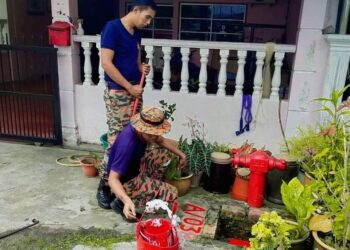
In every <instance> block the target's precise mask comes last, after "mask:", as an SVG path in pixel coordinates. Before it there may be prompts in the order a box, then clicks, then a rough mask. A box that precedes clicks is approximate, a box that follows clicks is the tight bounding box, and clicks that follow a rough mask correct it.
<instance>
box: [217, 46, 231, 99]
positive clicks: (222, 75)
mask: <svg viewBox="0 0 350 250" xmlns="http://www.w3.org/2000/svg"><path fill="white" fill-rule="evenodd" d="M228 54H229V50H227V49H221V50H220V71H219V79H218V82H219V86H218V93H217V95H218V96H224V95H225V94H226V91H225V87H226V82H227V68H226V66H227V62H228V61H227V57H228Z"/></svg>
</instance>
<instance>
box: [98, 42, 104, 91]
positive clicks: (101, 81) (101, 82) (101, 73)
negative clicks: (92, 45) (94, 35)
mask: <svg viewBox="0 0 350 250" xmlns="http://www.w3.org/2000/svg"><path fill="white" fill-rule="evenodd" d="M96 48H97V49H98V58H99V64H98V78H99V81H98V84H99V85H105V84H106V82H105V71H104V70H103V68H102V60H101V42H100V41H99V42H96Z"/></svg>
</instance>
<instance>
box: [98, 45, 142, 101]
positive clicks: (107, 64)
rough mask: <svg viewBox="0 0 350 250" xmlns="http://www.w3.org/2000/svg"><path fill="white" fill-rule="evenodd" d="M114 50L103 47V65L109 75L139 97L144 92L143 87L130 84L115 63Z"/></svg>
mask: <svg viewBox="0 0 350 250" xmlns="http://www.w3.org/2000/svg"><path fill="white" fill-rule="evenodd" d="M113 58H114V51H113V50H111V49H106V48H102V49H101V65H102V68H103V69H104V71H105V72H106V73H107V75H108V76H109V77H110V78H112V79H113V81H114V82H117V83H118V84H119V85H120V86H122V87H123V88H125V89H126V90H127V91H128V92H129V93H130V94H131V95H133V96H135V97H137V96H140V95H141V94H142V88H141V87H140V86H138V85H132V84H130V83H129V82H128V81H127V80H126V79H125V78H124V76H123V75H122V74H121V73H120V71H119V70H118V69H117V68H116V67H115V66H114V64H113Z"/></svg>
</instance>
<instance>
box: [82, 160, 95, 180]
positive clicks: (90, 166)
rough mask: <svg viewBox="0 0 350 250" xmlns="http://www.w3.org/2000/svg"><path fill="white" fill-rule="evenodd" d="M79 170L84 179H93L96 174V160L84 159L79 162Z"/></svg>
mask: <svg viewBox="0 0 350 250" xmlns="http://www.w3.org/2000/svg"><path fill="white" fill-rule="evenodd" d="M80 166H81V169H82V170H83V173H84V175H85V176H86V177H95V176H97V174H98V171H97V168H96V166H97V160H96V159H95V158H92V157H86V158H84V159H82V160H81V161H80Z"/></svg>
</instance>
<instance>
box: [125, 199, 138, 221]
mask: <svg viewBox="0 0 350 250" xmlns="http://www.w3.org/2000/svg"><path fill="white" fill-rule="evenodd" d="M123 213H124V215H125V217H126V218H127V219H131V220H136V219H137V218H136V212H135V205H134V203H133V202H132V201H131V200H130V201H128V202H126V203H125V204H124V209H123Z"/></svg>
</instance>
